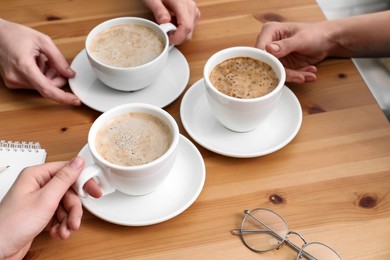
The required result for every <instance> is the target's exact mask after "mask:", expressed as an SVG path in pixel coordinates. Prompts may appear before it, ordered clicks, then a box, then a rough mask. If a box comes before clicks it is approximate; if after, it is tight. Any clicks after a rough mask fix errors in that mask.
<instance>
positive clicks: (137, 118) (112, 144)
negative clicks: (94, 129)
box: [95, 112, 173, 166]
mask: <svg viewBox="0 0 390 260" xmlns="http://www.w3.org/2000/svg"><path fill="white" fill-rule="evenodd" d="M172 140H173V136H172V133H171V130H170V128H169V126H168V125H167V124H166V123H165V122H164V121H162V120H161V119H160V118H158V117H157V116H154V115H151V114H148V113H143V112H130V113H126V114H123V115H120V116H117V117H115V118H113V119H112V120H110V121H109V122H107V123H106V124H105V125H104V126H103V127H101V128H100V129H99V131H98V133H97V135H96V137H95V147H96V150H97V151H98V153H99V154H100V155H101V156H102V157H103V158H104V159H105V160H107V161H109V162H111V163H113V164H117V165H123V166H136V165H143V164H147V163H149V162H152V161H154V160H156V159H158V158H160V157H161V156H162V155H163V154H164V153H165V152H166V151H167V150H168V149H169V147H170V146H171V144H172Z"/></svg>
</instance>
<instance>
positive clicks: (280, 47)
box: [265, 36, 302, 58]
mask: <svg viewBox="0 0 390 260" xmlns="http://www.w3.org/2000/svg"><path fill="white" fill-rule="evenodd" d="M301 45H302V42H301V41H300V39H298V38H297V37H294V36H292V37H290V38H286V39H283V40H279V41H274V42H271V43H269V44H267V45H266V46H265V50H266V51H267V52H269V53H271V54H272V55H274V56H275V57H277V58H283V57H285V56H287V55H288V54H290V53H292V52H294V51H297V50H298V49H299V48H300V46H301Z"/></svg>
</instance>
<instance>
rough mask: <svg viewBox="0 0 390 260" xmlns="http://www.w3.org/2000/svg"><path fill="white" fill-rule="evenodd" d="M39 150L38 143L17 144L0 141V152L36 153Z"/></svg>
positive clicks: (16, 142)
mask: <svg viewBox="0 0 390 260" xmlns="http://www.w3.org/2000/svg"><path fill="white" fill-rule="evenodd" d="M39 149H41V145H40V144H39V142H24V141H23V142H18V141H15V142H13V141H5V140H1V141H0V151H3V150H6V151H22V152H24V151H27V152H33V151H35V152H38V150H39Z"/></svg>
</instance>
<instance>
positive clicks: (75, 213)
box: [61, 189, 83, 231]
mask: <svg viewBox="0 0 390 260" xmlns="http://www.w3.org/2000/svg"><path fill="white" fill-rule="evenodd" d="M62 203H63V208H64V210H65V212H66V215H65V216H67V218H68V220H67V222H68V228H69V229H70V230H72V231H74V230H78V229H79V227H80V223H81V217H82V216H83V207H82V205H81V201H80V198H79V197H78V196H77V194H76V193H75V192H74V191H73V190H72V189H69V190H68V191H67V192H66V193H65V195H64V197H63V199H62ZM63 219H64V218H62V219H61V221H62V220H63Z"/></svg>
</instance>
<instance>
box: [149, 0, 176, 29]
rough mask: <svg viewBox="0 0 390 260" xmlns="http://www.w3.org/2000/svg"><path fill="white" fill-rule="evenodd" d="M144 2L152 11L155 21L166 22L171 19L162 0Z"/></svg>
mask: <svg viewBox="0 0 390 260" xmlns="http://www.w3.org/2000/svg"><path fill="white" fill-rule="evenodd" d="M145 4H146V5H147V7H149V9H150V10H151V11H152V12H153V14H154V18H156V21H157V23H159V24H161V23H167V22H169V21H171V15H170V13H169V11H168V10H167V8H166V7H165V6H164V4H163V3H162V1H145Z"/></svg>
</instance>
